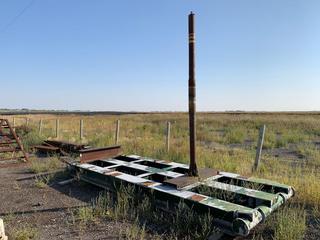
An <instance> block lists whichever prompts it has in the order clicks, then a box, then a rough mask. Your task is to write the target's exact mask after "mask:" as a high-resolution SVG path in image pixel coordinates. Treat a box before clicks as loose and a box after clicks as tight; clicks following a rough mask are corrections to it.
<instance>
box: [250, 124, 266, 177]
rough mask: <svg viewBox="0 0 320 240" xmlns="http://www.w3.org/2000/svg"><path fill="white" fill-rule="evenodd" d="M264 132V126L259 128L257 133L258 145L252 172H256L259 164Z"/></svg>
mask: <svg viewBox="0 0 320 240" xmlns="http://www.w3.org/2000/svg"><path fill="white" fill-rule="evenodd" d="M265 131H266V125H263V126H262V127H261V128H260V132H259V139H258V145H257V152H256V159H255V161H254V165H253V169H252V171H257V170H258V167H259V164H260V159H261V152H262V146H263V140H264V133H265Z"/></svg>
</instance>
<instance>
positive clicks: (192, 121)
mask: <svg viewBox="0 0 320 240" xmlns="http://www.w3.org/2000/svg"><path fill="white" fill-rule="evenodd" d="M188 30H189V129H190V130H189V131H190V132H189V134H190V166H189V175H190V176H198V169H197V163H196V79H195V33H194V14H193V12H191V13H190V14H189V21H188Z"/></svg>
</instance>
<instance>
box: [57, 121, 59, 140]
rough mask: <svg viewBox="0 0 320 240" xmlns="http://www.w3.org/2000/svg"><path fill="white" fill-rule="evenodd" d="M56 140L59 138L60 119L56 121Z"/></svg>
mask: <svg viewBox="0 0 320 240" xmlns="http://www.w3.org/2000/svg"><path fill="white" fill-rule="evenodd" d="M56 138H59V119H58V118H57V119H56Z"/></svg>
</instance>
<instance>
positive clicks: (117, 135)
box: [115, 120, 120, 144]
mask: <svg viewBox="0 0 320 240" xmlns="http://www.w3.org/2000/svg"><path fill="white" fill-rule="evenodd" d="M119 134H120V120H117V125H116V135H115V139H116V141H115V142H116V144H118V143H119Z"/></svg>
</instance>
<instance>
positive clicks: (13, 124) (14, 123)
mask: <svg viewBox="0 0 320 240" xmlns="http://www.w3.org/2000/svg"><path fill="white" fill-rule="evenodd" d="M15 126H16V119H15V118H14V117H13V118H12V127H13V128H15Z"/></svg>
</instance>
